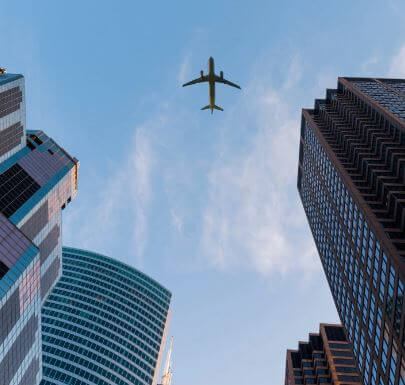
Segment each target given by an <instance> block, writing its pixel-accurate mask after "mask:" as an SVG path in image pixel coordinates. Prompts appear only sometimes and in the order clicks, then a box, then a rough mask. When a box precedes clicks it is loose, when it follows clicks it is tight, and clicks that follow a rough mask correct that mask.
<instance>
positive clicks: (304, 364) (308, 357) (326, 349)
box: [285, 324, 362, 385]
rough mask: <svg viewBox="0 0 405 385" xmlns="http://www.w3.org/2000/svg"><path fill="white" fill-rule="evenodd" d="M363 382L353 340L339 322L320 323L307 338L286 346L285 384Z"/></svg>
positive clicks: (359, 384) (337, 384) (336, 384)
mask: <svg viewBox="0 0 405 385" xmlns="http://www.w3.org/2000/svg"><path fill="white" fill-rule="evenodd" d="M348 383H350V384H353V385H362V382H361V379H360V376H359V370H358V368H357V366H356V363H355V361H354V357H353V351H352V346H351V344H350V343H349V342H348V341H347V339H346V336H345V333H344V331H343V327H342V326H340V325H328V324H321V325H320V326H319V333H311V334H310V335H309V341H308V342H299V343H298V349H297V350H287V357H286V373H285V385H294V384H334V385H345V384H348Z"/></svg>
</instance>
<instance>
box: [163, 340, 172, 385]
mask: <svg viewBox="0 0 405 385" xmlns="http://www.w3.org/2000/svg"><path fill="white" fill-rule="evenodd" d="M172 350H173V337H170V347H169V350H168V352H167V357H166V364H165V370H164V372H163V376H162V384H161V385H171V382H172V373H173V372H172Z"/></svg>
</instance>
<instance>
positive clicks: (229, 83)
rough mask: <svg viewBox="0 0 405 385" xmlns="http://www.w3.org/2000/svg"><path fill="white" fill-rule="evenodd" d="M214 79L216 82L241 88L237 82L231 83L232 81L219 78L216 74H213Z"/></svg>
mask: <svg viewBox="0 0 405 385" xmlns="http://www.w3.org/2000/svg"><path fill="white" fill-rule="evenodd" d="M215 81H216V82H217V83H223V84H226V85H228V86H231V87H235V88H239V89H241V88H240V86H238V85H237V84H235V83H232V82H230V81H229V80H226V79H224V78H221V77H220V76H216V75H215Z"/></svg>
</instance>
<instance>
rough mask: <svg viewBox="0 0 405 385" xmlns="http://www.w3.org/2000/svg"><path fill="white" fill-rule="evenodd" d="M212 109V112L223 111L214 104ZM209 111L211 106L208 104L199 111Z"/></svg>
mask: <svg viewBox="0 0 405 385" xmlns="http://www.w3.org/2000/svg"><path fill="white" fill-rule="evenodd" d="M213 108H214V110H219V111H223V110H224V109H223V108H221V107H219V106H217V105H215V104H214V106H213ZM209 109H211V106H210V105H209V104H208V106H205V107H203V108H201V110H209ZM211 114H212V110H211Z"/></svg>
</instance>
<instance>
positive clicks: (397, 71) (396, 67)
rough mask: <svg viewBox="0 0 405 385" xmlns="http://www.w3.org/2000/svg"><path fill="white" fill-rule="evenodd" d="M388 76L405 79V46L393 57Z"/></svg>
mask: <svg viewBox="0 0 405 385" xmlns="http://www.w3.org/2000/svg"><path fill="white" fill-rule="evenodd" d="M388 76H391V77H395V78H405V44H404V45H403V46H402V47H401V48H400V49H399V52H398V53H397V54H396V55H395V56H394V57H393V59H392V61H391V65H390V69H389V74H388Z"/></svg>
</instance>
